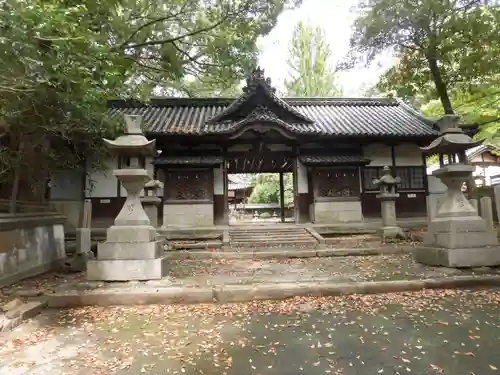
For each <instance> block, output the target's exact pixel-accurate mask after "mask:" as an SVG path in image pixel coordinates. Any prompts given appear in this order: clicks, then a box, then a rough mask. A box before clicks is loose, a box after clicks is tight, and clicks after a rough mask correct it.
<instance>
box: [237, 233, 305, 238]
mask: <svg viewBox="0 0 500 375" xmlns="http://www.w3.org/2000/svg"><path fill="white" fill-rule="evenodd" d="M277 236H278V237H295V236H305V237H312V235H311V234H310V233H303V232H295V233H265V232H264V233H241V234H232V233H230V234H229V238H259V237H277Z"/></svg>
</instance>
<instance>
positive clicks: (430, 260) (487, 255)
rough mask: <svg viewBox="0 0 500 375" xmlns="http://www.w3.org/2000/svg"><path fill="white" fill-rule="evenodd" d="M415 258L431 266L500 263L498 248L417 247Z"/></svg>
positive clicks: (495, 264)
mask: <svg viewBox="0 0 500 375" xmlns="http://www.w3.org/2000/svg"><path fill="white" fill-rule="evenodd" d="M413 256H414V258H415V260H416V261H417V262H419V263H424V264H428V265H431V266H444V267H457V268H461V267H464V268H465V267H482V266H498V265H500V248H499V247H497V246H494V247H481V248H461V249H447V248H439V247H425V246H422V247H417V248H415V250H414V251H413Z"/></svg>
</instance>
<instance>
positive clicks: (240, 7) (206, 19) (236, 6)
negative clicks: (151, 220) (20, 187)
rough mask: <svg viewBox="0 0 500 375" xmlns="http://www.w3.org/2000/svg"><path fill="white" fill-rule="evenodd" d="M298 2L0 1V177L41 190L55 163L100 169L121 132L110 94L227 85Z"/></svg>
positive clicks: (144, 95)
mask: <svg viewBox="0 0 500 375" xmlns="http://www.w3.org/2000/svg"><path fill="white" fill-rule="evenodd" d="M298 2H299V1H294V0H271V1H269V0H215V1H209V2H207V1H200V0H172V1H168V2H164V1H157V2H151V1H145V0H105V1H97V0H89V1H85V2H83V3H82V2H79V1H74V0H47V1H46V0H43V1H42V0H3V1H2V6H1V7H0V29H1V30H2V33H1V36H0V125H1V126H2V128H3V132H4V137H3V139H2V141H3V142H2V145H1V149H0V154H1V158H0V163H1V167H0V180H2V181H7V182H9V181H10V182H12V181H13V180H19V179H20V180H23V181H24V182H25V185H27V186H32V187H33V189H35V187H34V186H36V185H37V184H39V185H40V188H37V189H38V190H40V191H42V190H43V188H42V187H44V186H45V183H46V180H47V178H48V176H49V175H50V172H51V171H53V170H54V169H56V168H61V167H67V168H70V167H74V166H77V165H81V164H82V162H83V161H84V160H86V161H89V159H91V160H90V161H91V162H93V164H95V165H96V166H98V165H99V163H100V161H101V160H102V158H103V157H104V156H105V150H104V149H103V148H102V144H101V142H100V139H101V138H102V137H103V136H111V135H112V134H113V133H116V131H118V130H119V124H118V123H117V122H116V121H113V120H111V119H109V118H107V115H106V100H107V99H109V98H114V97H136V98H139V99H141V98H142V99H144V98H147V97H148V96H149V95H151V94H152V92H153V89H158V88H161V89H162V90H163V91H162V92H165V93H171V94H176V95H178V94H182V93H189V92H188V90H187V89H186V88H188V86H189V85H188V84H187V83H189V84H191V85H194V86H193V88H194V91H196V90H198V89H199V88H201V87H211V88H213V89H214V90H215V89H216V88H217V89H218V90H221V91H224V90H230V89H231V88H232V87H233V86H234V83H235V82H238V81H240V80H241V79H242V77H243V76H244V75H245V72H246V71H248V70H249V69H250V68H251V67H253V66H254V64H255V61H256V59H257V48H256V42H257V39H258V37H260V36H262V35H265V34H266V33H267V32H269V31H270V29H271V28H272V27H273V25H274V24H275V23H276V20H277V17H278V15H279V14H280V13H281V12H282V11H283V10H284V9H285V8H287V7H288V6H293V5H295V4H296V3H298ZM190 87H191V86H190ZM191 91H193V90H191ZM28 170H29V171H32V172H23V171H28ZM33 171H35V172H33ZM14 185H15V184H14ZM33 189H32V190H33Z"/></svg>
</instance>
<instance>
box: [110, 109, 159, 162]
mask: <svg viewBox="0 0 500 375" xmlns="http://www.w3.org/2000/svg"><path fill="white" fill-rule="evenodd" d="M124 118H125V123H126V125H127V131H126V133H125V135H122V136H120V137H118V138H116V139H115V140H110V139H104V142H105V143H106V145H107V146H108V148H109V149H110V151H111V152H112V153H114V154H118V155H123V156H127V155H129V156H139V155H143V156H153V155H155V154H156V148H155V144H156V140H154V139H153V140H152V141H149V140H148V139H147V138H146V137H145V136H144V135H143V133H142V130H141V123H142V116H138V115H125V116H124Z"/></svg>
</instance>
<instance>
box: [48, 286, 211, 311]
mask: <svg viewBox="0 0 500 375" xmlns="http://www.w3.org/2000/svg"><path fill="white" fill-rule="evenodd" d="M212 302H214V294H213V290H212V288H185V287H169V288H158V287H151V288H149V289H146V290H126V291H124V290H119V289H118V290H110V291H103V292H101V293H96V292H92V291H89V292H84V293H79V294H75V293H60V294H58V293H55V294H51V295H49V296H47V304H48V307H51V308H54V307H57V308H64V307H75V306H92V305H97V306H118V305H124V306H137V305H154V304H181V303H182V304H189V303H212Z"/></svg>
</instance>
